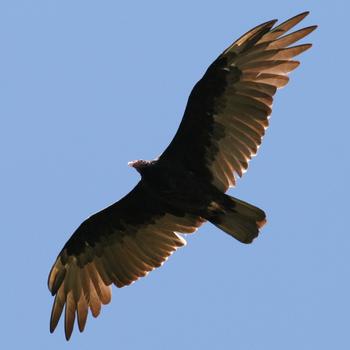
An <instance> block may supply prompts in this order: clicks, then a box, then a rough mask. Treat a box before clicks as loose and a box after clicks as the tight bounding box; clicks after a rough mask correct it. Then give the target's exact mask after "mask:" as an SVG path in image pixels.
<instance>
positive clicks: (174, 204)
mask: <svg viewBox="0 0 350 350" xmlns="http://www.w3.org/2000/svg"><path fill="white" fill-rule="evenodd" d="M306 15H307V13H302V14H300V15H298V16H295V17H293V18H291V19H290V20H288V21H286V22H284V23H282V24H280V25H279V26H277V27H274V28H273V26H274V24H275V22H276V21H275V20H273V21H269V22H266V23H264V24H261V25H259V26H257V27H255V28H253V29H252V30H250V31H249V32H247V33H246V34H244V35H243V36H242V37H241V38H240V39H238V40H237V41H235V42H234V43H233V44H232V45H231V46H229V47H228V48H227V49H226V50H225V51H224V52H223V53H222V54H221V55H220V56H219V57H218V58H217V59H216V60H215V61H214V62H213V63H212V64H211V65H210V67H209V68H208V70H207V71H206V73H205V74H204V76H203V78H202V79H201V80H200V81H199V82H198V83H197V84H196V85H195V87H194V88H193V90H192V92H191V94H190V97H189V99H188V103H187V107H186V110H185V113H184V117H183V119H182V121H181V124H180V127H179V129H178V131H177V133H176V135H175V137H174V139H173V140H172V142H171V143H170V145H169V146H168V148H167V149H166V150H165V151H164V153H163V154H162V155H161V156H160V157H159V159H156V160H153V161H134V162H130V163H129V165H130V166H132V167H134V168H135V169H136V170H137V171H138V172H139V173H140V174H141V180H140V182H139V183H138V184H137V185H136V187H135V188H134V189H133V190H132V191H131V192H130V193H129V194H128V195H126V196H125V197H124V198H122V199H121V200H120V201H119V202H116V203H115V204H113V205H111V206H110V207H108V208H106V209H104V210H102V211H100V212H99V213H97V214H94V215H92V216H91V217H90V218H88V219H87V220H85V221H84V222H83V223H82V224H81V225H80V226H79V227H78V229H77V230H76V231H75V232H74V234H73V235H72V237H71V238H70V239H69V240H68V242H67V243H66V244H65V245H64V247H63V249H62V251H61V252H60V254H59V256H58V257H57V260H56V261H55V263H54V265H53V267H52V269H51V272H50V275H49V281H48V284H49V289H50V291H51V293H52V295H55V301H54V304H53V308H52V314H51V321H50V330H51V332H53V331H54V329H55V328H56V326H57V323H58V321H59V318H60V316H61V313H62V311H63V309H64V307H65V334H66V338H67V340H68V339H69V338H70V336H71V333H72V330H73V325H74V321H75V317H76V316H77V320H78V326H79V330H80V331H83V330H84V327H85V323H86V319H87V315H88V309H89V308H90V310H91V313H92V315H93V316H94V317H96V316H97V315H98V314H99V313H100V309H101V304H107V303H109V301H110V299H111V289H110V285H111V284H115V285H116V286H117V287H123V286H126V285H129V284H130V283H132V282H134V281H135V280H137V279H138V278H139V277H142V276H145V275H146V274H147V273H148V272H149V271H151V270H153V269H154V268H156V267H159V266H161V265H162V263H163V262H164V261H165V260H166V259H167V258H168V256H169V255H170V254H171V253H172V252H173V251H175V250H176V249H177V248H178V247H181V246H183V245H184V244H185V243H186V241H185V240H184V239H183V238H182V236H180V235H179V234H178V233H191V232H194V231H195V230H196V229H197V228H198V227H199V226H200V225H201V224H203V223H204V222H205V221H210V222H211V223H213V224H214V225H216V226H217V227H219V228H220V229H221V230H223V231H225V232H226V233H228V234H229V235H231V236H233V237H235V238H236V239H238V240H239V241H241V242H243V243H250V242H252V240H253V239H254V238H255V237H256V236H257V235H258V234H259V229H260V228H261V227H262V225H263V224H264V223H265V213H264V212H263V211H262V210H261V209H259V208H257V207H255V206H253V205H251V204H248V203H245V202H243V201H241V200H239V199H236V198H233V197H230V196H228V195H226V194H225V192H226V191H227V189H228V188H229V187H231V186H234V185H235V183H236V176H237V175H238V176H242V174H243V173H244V171H245V170H246V169H247V167H248V161H249V160H250V159H251V158H252V156H253V155H255V154H256V152H257V150H258V147H259V145H260V143H261V140H262V137H263V136H264V133H265V129H266V128H267V126H268V116H269V115H270V114H271V106H272V100H273V98H272V97H273V95H274V94H275V92H276V90H277V89H278V88H280V87H282V86H284V85H285V84H287V82H288V77H287V74H288V73H289V72H290V71H292V70H293V69H295V68H296V67H297V66H298V65H299V62H297V61H293V60H292V58H293V57H294V56H296V55H298V54H300V53H302V52H303V51H305V50H307V49H308V48H310V47H311V44H304V45H298V46H293V47H290V45H291V44H293V43H295V42H296V41H297V40H299V39H301V38H303V37H304V36H306V35H307V34H309V33H310V32H312V31H313V30H314V29H315V28H316V27H315V26H312V27H307V28H304V29H301V30H298V31H296V32H293V33H291V34H287V35H286V32H287V31H288V30H289V29H291V28H292V27H293V26H295V25H296V24H297V23H299V22H300V21H301V20H302V19H303V18H304V17H305V16H306Z"/></svg>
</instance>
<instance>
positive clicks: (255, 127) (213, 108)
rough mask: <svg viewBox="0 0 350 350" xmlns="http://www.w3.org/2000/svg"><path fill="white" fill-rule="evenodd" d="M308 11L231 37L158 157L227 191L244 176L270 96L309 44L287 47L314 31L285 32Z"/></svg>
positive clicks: (261, 132) (265, 119) (268, 109)
mask: <svg viewBox="0 0 350 350" xmlns="http://www.w3.org/2000/svg"><path fill="white" fill-rule="evenodd" d="M307 14H308V12H305V13H302V14H300V15H298V16H295V17H293V18H291V19H289V20H288V21H286V22H284V23H282V24H280V25H279V26H277V27H275V28H273V25H274V24H275V23H276V20H273V21H270V22H266V23H264V24H261V25H259V26H257V27H255V28H253V29H252V30H250V31H249V32H247V33H246V34H244V35H243V36H242V37H241V38H239V39H238V40H237V41H235V42H234V43H233V44H232V45H231V46H230V47H228V48H227V49H226V50H225V51H224V52H223V53H222V54H221V55H220V56H219V57H218V58H217V59H216V60H215V61H214V62H213V63H212V65H211V66H210V67H209V68H208V70H207V71H206V73H205V74H204V76H203V78H202V79H201V80H200V81H199V82H198V83H197V84H196V85H195V87H194V88H193V90H192V92H191V94H190V97H189V99H188V103H187V106H186V110H185V113H184V117H183V119H182V121H181V124H180V127H179V129H178V131H177V133H176V135H175V137H174V139H173V141H172V142H171V143H170V145H169V146H168V148H167V149H166V150H165V151H164V153H163V154H162V155H161V156H160V161H164V162H167V161H171V162H172V163H174V162H176V163H179V164H182V166H185V167H186V169H188V170H191V171H192V172H194V173H196V174H197V176H201V177H205V178H207V179H208V180H209V181H211V182H212V183H213V184H214V185H215V186H216V187H217V188H218V189H220V190H222V191H224V192H225V191H226V190H227V189H228V187H230V186H234V185H235V180H236V176H237V175H239V176H242V174H243V173H244V171H245V170H246V169H247V167H248V161H249V160H250V159H251V158H252V156H254V155H255V154H256V152H257V150H258V147H259V145H260V144H261V140H262V137H263V136H264V133H265V129H266V128H267V126H268V117H269V115H270V114H271V107H272V101H273V98H272V97H273V96H274V94H275V92H276V90H277V88H281V87H283V86H284V85H286V84H287V82H288V76H287V75H288V73H289V72H290V71H292V70H293V69H295V68H296V67H297V66H298V65H299V62H298V61H294V60H292V59H293V57H294V56H296V55H298V54H300V53H302V52H304V51H305V50H307V49H308V48H310V47H311V44H304V45H298V46H293V47H289V46H290V45H292V44H293V43H295V42H296V41H298V40H299V39H301V38H303V37H305V36H306V35H307V34H309V33H310V32H312V31H313V30H314V29H315V28H316V26H311V27H307V28H304V29H301V30H298V31H295V32H293V33H291V34H288V35H285V34H286V32H287V31H288V30H290V29H291V28H292V27H294V26H295V25H296V24H297V23H299V22H300V21H301V20H302V19H303V18H304V17H305V16H306V15H307Z"/></svg>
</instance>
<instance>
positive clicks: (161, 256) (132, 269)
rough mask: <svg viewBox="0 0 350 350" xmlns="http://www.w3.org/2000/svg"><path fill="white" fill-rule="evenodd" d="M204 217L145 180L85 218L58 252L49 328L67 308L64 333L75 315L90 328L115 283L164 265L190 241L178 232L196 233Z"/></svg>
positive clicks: (125, 282) (51, 283) (68, 331)
mask: <svg viewBox="0 0 350 350" xmlns="http://www.w3.org/2000/svg"><path fill="white" fill-rule="evenodd" d="M203 222H204V220H203V219H202V218H200V217H194V216H190V215H187V214H186V213H185V212H179V211H176V212H174V211H173V210H172V209H171V208H167V207H165V205H164V204H162V203H159V202H158V201H157V200H156V199H155V198H153V197H151V194H150V193H148V192H147V189H145V187H144V186H143V183H142V181H140V182H139V184H138V185H137V186H136V187H135V188H134V189H133V190H132V191H131V192H130V193H129V194H128V195H127V196H125V197H124V198H123V199H121V200H120V201H119V202H117V203H115V204H113V205H111V206H110V207H108V208H106V209H104V210H102V211H100V212H99V213H97V214H95V215H93V216H91V217H90V218H88V219H87V220H86V221H84V222H83V223H82V224H81V225H80V227H79V228H78V229H77V230H76V231H75V232H74V234H73V235H72V237H71V238H70V239H69V240H68V242H67V243H66V244H65V246H64V247H63V249H62V251H61V253H60V254H59V256H58V257H57V259H56V261H55V263H54V265H53V267H52V269H51V272H50V275H49V280H48V285H49V289H50V291H51V293H52V295H55V301H54V304H53V307H52V313H51V321H50V331H51V332H53V331H54V330H55V328H56V326H57V323H58V321H59V319H60V317H61V314H62V311H63V308H64V307H65V334H66V338H67V340H68V339H69V338H70V336H71V333H72V330H73V326H74V321H75V316H76V315H77V319H78V326H79V330H80V331H81V332H82V331H83V330H84V327H85V323H86V319H87V315H88V309H89V308H90V310H91V313H92V315H93V316H94V317H97V316H98V315H99V313H100V309H101V304H107V303H109V302H110V300H111V290H110V285H111V284H115V285H116V286H117V287H123V286H126V285H129V284H130V283H132V282H134V281H135V280H137V279H138V278H140V277H142V276H145V275H146V274H147V273H148V272H149V271H151V270H153V269H155V268H156V267H159V266H161V265H162V264H163V262H164V261H165V260H166V259H167V258H168V257H169V255H170V254H172V253H173V252H174V251H175V250H176V249H177V248H179V247H181V246H183V245H184V244H186V241H185V240H184V239H183V238H182V237H181V236H180V235H179V234H177V232H184V233H191V232H194V231H195V230H196V229H197V228H198V227H199V226H200V225H201V224H202V223H203Z"/></svg>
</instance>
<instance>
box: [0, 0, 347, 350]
mask: <svg viewBox="0 0 350 350" xmlns="http://www.w3.org/2000/svg"><path fill="white" fill-rule="evenodd" d="M305 10H310V11H311V14H310V16H309V17H308V18H307V19H306V20H304V25H312V24H318V25H319V29H318V30H317V31H316V32H314V33H313V34H312V35H310V37H309V39H307V40H306V41H307V42H308V41H311V42H312V43H313V44H314V47H313V48H312V49H311V50H309V51H308V52H306V53H305V54H303V55H302V56H301V57H300V59H301V61H302V64H301V66H300V67H299V68H298V69H297V70H296V71H295V72H293V73H292V77H291V82H290V84H289V85H288V86H287V87H286V88H285V89H283V90H281V91H279V93H278V94H277V98H276V100H275V103H274V110H273V114H272V118H271V127H270V128H269V130H268V132H267V135H266V137H265V139H264V143H263V146H262V147H261V148H260V152H259V154H258V156H257V157H256V158H254V160H253V161H252V162H251V163H250V168H249V171H248V172H247V174H246V175H245V176H244V177H243V179H241V180H240V181H239V183H238V187H237V188H236V189H232V190H231V194H233V195H235V196H236V197H239V198H242V199H244V200H246V201H249V202H251V203H254V204H256V205H258V206H260V207H261V208H263V209H264V210H265V211H266V212H267V214H268V224H267V225H266V226H265V228H264V230H263V232H262V234H261V236H260V237H259V238H258V239H257V240H256V241H255V242H254V243H253V244H252V245H249V246H245V245H242V244H240V243H239V242H237V241H235V240H233V239H232V238H231V237H229V236H228V235H226V234H224V233H223V232H220V231H219V230H218V229H216V228H214V226H211V225H209V224H207V225H205V226H204V227H202V228H201V229H200V230H199V231H198V232H197V233H196V234H194V235H192V236H187V241H188V245H187V247H186V248H184V249H182V250H179V251H178V252H176V253H175V254H174V255H173V256H172V257H171V258H170V259H169V261H168V262H167V263H166V264H165V265H164V266H163V267H162V268H160V269H158V270H156V271H154V272H152V273H151V274H150V275H149V276H148V277H147V278H145V279H142V280H140V281H138V282H137V283H135V284H134V285H132V286H130V287H127V288H123V289H118V290H117V288H113V300H112V303H111V304H110V305H108V306H107V307H105V308H104V309H103V311H102V313H101V315H100V317H99V318H98V319H93V318H91V317H89V320H88V323H87V327H86V330H85V332H84V333H83V334H79V332H77V330H76V331H75V332H74V333H73V336H72V339H71V341H70V342H69V343H67V342H66V341H65V339H64V335H63V326H62V323H60V324H59V326H58V329H57V331H56V332H55V333H54V334H53V335H51V334H49V330H48V323H49V316H50V310H51V304H52V297H51V296H50V293H49V291H48V290H47V285H46V281H47V275H48V272H49V269H50V267H51V265H52V263H53V261H54V259H55V257H56V255H57V253H58V252H59V250H60V249H61V247H62V245H63V244H64V243H65V241H66V240H67V239H68V238H69V236H70V234H71V233H72V232H73V230H74V229H75V228H76V227H77V225H79V224H80V222H81V221H82V220H84V219H85V218H86V217H87V216H89V215H91V214H92V213H94V212H96V211H98V210H100V209H101V208H103V207H105V206H107V205H109V204H111V203H113V202H114V201H116V200H117V199H119V198H120V197H121V196H122V195H124V194H126V193H127V192H128V191H129V190H130V189H131V188H132V187H133V186H134V184H135V183H136V182H137V181H138V174H137V173H136V172H135V171H134V170H133V169H131V168H129V167H127V162H128V161H129V160H133V159H137V158H143V159H151V158H153V157H156V156H157V155H159V154H160V153H161V152H162V150H163V149H164V148H165V147H166V145H167V144H168V143H169V141H170V140H171V138H172V136H173V135H174V133H175V131H176V129H177V126H178V124H179V122H180V119H181V117H182V113H183V110H184V107H185V104H186V101H187V97H188V94H189V92H190V90H191V88H192V86H193V85H194V84H195V83H196V81H197V80H198V79H199V78H200V77H201V75H202V74H203V72H204V71H205V69H206V67H207V66H208V65H209V64H210V63H211V62H212V61H213V59H215V58H216V56H217V55H218V54H219V53H220V52H221V51H222V50H223V49H224V48H225V47H226V46H227V45H229V44H230V43H231V42H232V41H233V40H234V39H236V38H237V37H238V36H240V35H241V34H242V33H243V32H245V31H246V30H248V29H250V28H251V27H253V26H255V25H257V24H259V23H261V22H264V21H266V20H270V19H272V18H279V19H280V20H285V19H287V18H289V17H291V16H293V15H295V14H297V13H299V12H302V11H305ZM349 10H350V6H349V4H348V2H346V1H345V0H344V1H332V2H326V1H324V2H321V1H318V2H315V1H314V2H311V1H307V2H305V1H293V2H282V1H270V0H265V1H263V2H262V1H254V2H248V1H246V2H240V3H239V4H238V3H237V2H235V1H215V2H214V1H212V2H209V1H207V2H203V1H180V0H179V1H176V2H164V1H147V2H141V1H139V2H136V1H130V2H118V1H86V0H85V1H44V0H43V1H35V0H34V1H23V0H22V1H16V0H13V1H3V2H1V4H0V43H1V56H0V63H1V70H0V72H1V73H0V96H1V103H0V115H1V128H0V150H1V151H0V152H1V162H0V171H1V184H0V187H1V200H0V206H1V208H0V209H1V216H2V219H1V227H0V231H1V242H2V249H1V254H0V262H1V274H2V288H1V289H0V300H1V313H0V324H1V329H2V331H1V334H2V336H1V341H0V343H1V346H2V347H3V346H4V347H3V348H4V349H5V348H6V349H22V348H24V347H26V348H34V347H35V348H41V349H44V348H49V349H51V350H53V349H63V348H71V349H86V350H88V349H96V347H99V346H107V347H110V348H116V349H124V350H128V349H180V348H183V349H189V348H191V349H202V350H203V349H214V348H216V349H239V350H255V349H256V350H261V349H269V350H274V349H276V350H277V349H284V350H289V349H293V350H294V349H298V350H303V349H305V350H306V349H307V350H310V349H318V350H322V349H331V348H334V349H339V350H340V349H349V348H350V339H349V337H350V336H349V327H350V302H349V294H350V283H349V276H350V261H349V244H350V238H349V229H348V218H349V213H348V210H349V204H348V198H349V194H350V193H349V185H348V179H349V176H350V167H349V146H348V137H349V136H348V135H349V132H348V130H349V128H350V122H349V112H348V99H349V97H348V94H349V84H348V81H349V71H348V68H347V64H348V57H349V53H350V50H349V47H348V42H349V38H348V15H347V14H348V12H349Z"/></svg>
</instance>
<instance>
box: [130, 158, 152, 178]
mask: <svg viewBox="0 0 350 350" xmlns="http://www.w3.org/2000/svg"><path fill="white" fill-rule="evenodd" d="M150 164H151V162H150V161H149V160H142V159H139V160H132V161H131V162H129V163H128V165H129V167H131V168H135V169H136V170H137V171H138V172H139V173H140V174H142V170H143V169H144V168H146V167H148V166H149V165H150Z"/></svg>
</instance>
